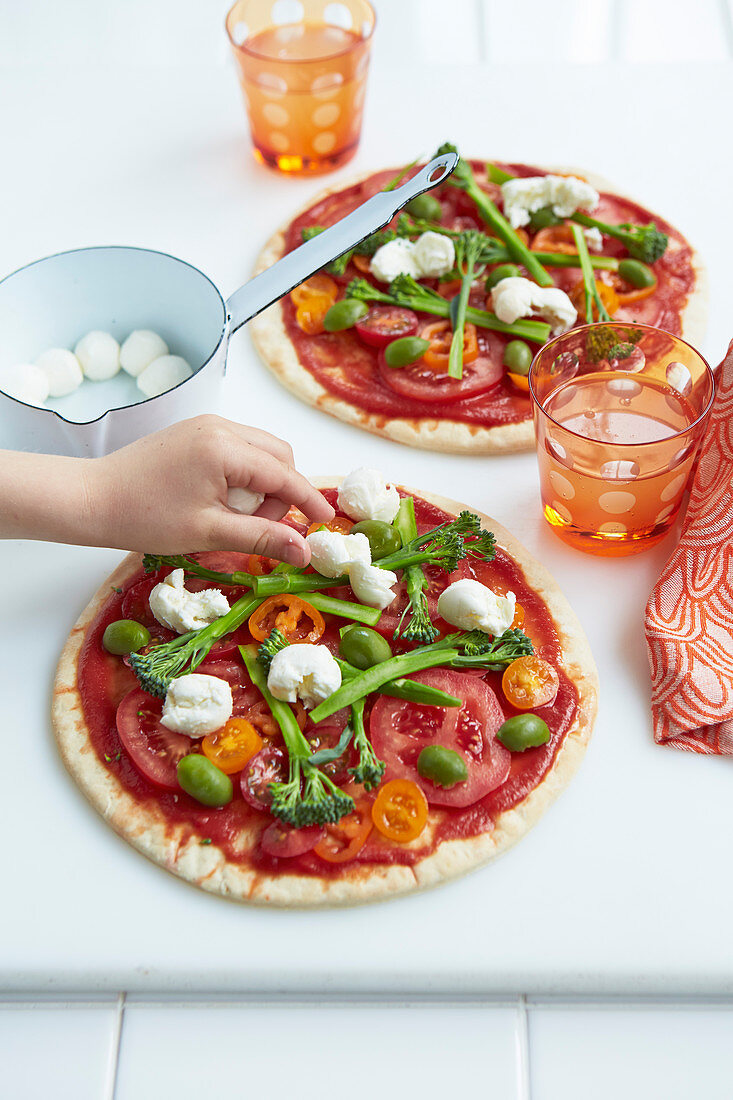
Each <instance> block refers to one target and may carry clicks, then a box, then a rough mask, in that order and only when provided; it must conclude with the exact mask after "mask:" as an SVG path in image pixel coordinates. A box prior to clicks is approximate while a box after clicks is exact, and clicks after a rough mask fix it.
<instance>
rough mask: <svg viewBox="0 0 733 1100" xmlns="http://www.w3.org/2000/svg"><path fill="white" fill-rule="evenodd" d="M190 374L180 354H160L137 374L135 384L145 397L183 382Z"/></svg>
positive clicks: (191, 372)
mask: <svg viewBox="0 0 733 1100" xmlns="http://www.w3.org/2000/svg"><path fill="white" fill-rule="evenodd" d="M192 374H193V371H192V370H191V368H190V367H189V365H188V363H187V362H186V360H185V359H181V357H180V355H161V356H159V358H157V359H153V361H152V363H149V364H148V366H147V367H146V368H145V370H144V371H142V373H141V374H139V375H138V379H137V386H138V389H140V390H142V391H143V393H144V394H145V396H146V397H157V396H158V394H160V393H165V392H166V391H167V390H172V389H173V387H174V386H177V385H179V383H181V382H185V381H186V379H187V378H190V377H191V375H192Z"/></svg>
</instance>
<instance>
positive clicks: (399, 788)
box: [372, 779, 428, 844]
mask: <svg viewBox="0 0 733 1100" xmlns="http://www.w3.org/2000/svg"><path fill="white" fill-rule="evenodd" d="M427 820H428V800H427V798H426V797H425V795H424V794H423V792H422V790H421V789H420V787H418V785H417V783H413V782H412V780H411V779H391V780H390V781H389V783H385V784H384V786H383V787H380V789H379V794H378V795H377V797H376V799H375V801H374V805H373V806H372V821H373V822H374V824H375V826H376V828H377V829H378V830H379V832H380V833H381V834H382V836H386V837H387V839H388V840H396V841H397V843H398V844H408V843H409V842H410V841H411V840H415V838H416V837H418V836H420V833H421V832H422V831H423V829H424V828H425V826H426V824H427Z"/></svg>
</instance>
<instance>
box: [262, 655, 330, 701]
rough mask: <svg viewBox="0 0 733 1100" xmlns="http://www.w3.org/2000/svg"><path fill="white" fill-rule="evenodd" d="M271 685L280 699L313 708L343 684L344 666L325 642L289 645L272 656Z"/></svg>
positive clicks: (269, 681) (269, 686) (268, 675)
mask: <svg viewBox="0 0 733 1100" xmlns="http://www.w3.org/2000/svg"><path fill="white" fill-rule="evenodd" d="M267 686H268V688H269V689H270V692H271V693H272V694H273V695H274V696H275V698H276V699H282V701H283V702H286V703H295V702H297V700H298V699H300V701H301V703H302V704H303V706H304V707H308V708H311V707H315V706H318V704H319V703H322V702H323V700H324V699H328V697H329V695H333V693H334V691H337V690H338V688H340V687H341V669H340V668H339V666H338V663H337V662H336V660H335V659H334V657H333V655H332V653H331V651H330V650H329V649H328V647H327V646H325V645H300V644H296V645H289V646H287V647H286V648H285V649H281V650H280V652H279V653H276V654H275V656H274V657H273V658H272V662H271V664H270V671H269V672H268V674H267Z"/></svg>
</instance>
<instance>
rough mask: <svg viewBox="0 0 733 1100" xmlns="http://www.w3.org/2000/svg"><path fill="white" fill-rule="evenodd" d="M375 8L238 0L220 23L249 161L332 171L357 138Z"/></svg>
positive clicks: (346, 1)
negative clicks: (238, 92) (246, 128)
mask: <svg viewBox="0 0 733 1100" xmlns="http://www.w3.org/2000/svg"><path fill="white" fill-rule="evenodd" d="M374 23H375V16H374V10H373V9H372V7H371V5H370V4H368V3H367V2H366V0H338V2H336V3H334V2H332V0H239V2H238V3H236V4H235V5H234V7H233V8H232V9H231V11H230V12H229V14H228V15H227V19H226V28H227V33H228V35H229V40H230V42H231V45H232V49H233V51H234V57H235V59H236V62H237V67H238V70H239V81H240V84H241V86H242V94H243V96H244V102H245V106H246V109H247V116H248V118H249V125H250V130H251V132H252V143H253V145H254V152H255V157H256V158H257V159H258V160H259V161H261V162H262V163H264V164H268V165H270V166H271V167H272V168H279V169H280V170H281V171H282V172H295V173H302V174H307V173H316V172H329V171H331V170H332V169H334V168H338V167H339V166H340V165H342V164H344V163H345V162H346V161H347V160H350V159H351V157H352V156H353V155H354V153H355V152H356V148H357V146H358V144H359V136H360V134H361V121H362V113H363V110H364V97H365V94H366V79H367V70H368V68H369V50H370V46H371V36H372V32H373V30H374Z"/></svg>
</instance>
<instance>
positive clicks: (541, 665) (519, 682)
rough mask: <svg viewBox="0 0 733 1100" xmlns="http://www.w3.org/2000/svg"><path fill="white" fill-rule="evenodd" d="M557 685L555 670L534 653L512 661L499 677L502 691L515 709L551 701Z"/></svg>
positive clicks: (542, 704) (530, 708)
mask: <svg viewBox="0 0 733 1100" xmlns="http://www.w3.org/2000/svg"><path fill="white" fill-rule="evenodd" d="M559 686H560V677H559V676H558V674H557V670H556V669H554V668H553V667H552V665H551V664H549V663H548V662H547V661H543V659H542V658H541V657H535V656H534V654H532V655H531V656H528V657H518V658H517V660H516V661H512V663H511V664H510V665H508V666H507V667H506V669H505V670H504V675H503V676H502V678H501V687H502V691H503V692H504V695H505V696H506V698H507V701H508V702H509V703H511V705H512V706H513V707H516V708H517V710H532V709H533V708H534V707H543V706H544V705H545V704H546V703H551V702H552V700H553V699H554V698H555V696H556V695H557V689H558V688H559Z"/></svg>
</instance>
